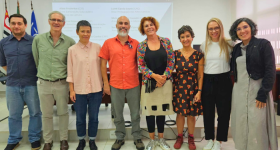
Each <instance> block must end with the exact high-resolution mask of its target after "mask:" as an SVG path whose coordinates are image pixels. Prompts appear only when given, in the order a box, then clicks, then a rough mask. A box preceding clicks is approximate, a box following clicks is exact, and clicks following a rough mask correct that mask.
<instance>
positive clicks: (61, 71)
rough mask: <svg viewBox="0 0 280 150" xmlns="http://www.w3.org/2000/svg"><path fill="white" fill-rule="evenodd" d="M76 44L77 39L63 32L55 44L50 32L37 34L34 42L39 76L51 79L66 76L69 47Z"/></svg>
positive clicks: (33, 46) (33, 51)
mask: <svg viewBox="0 0 280 150" xmlns="http://www.w3.org/2000/svg"><path fill="white" fill-rule="evenodd" d="M74 44H75V41H74V40H73V39H72V38H70V37H69V36H66V35H64V34H63V33H61V36H60V38H59V40H58V42H57V43H56V45H55V46H53V39H52V37H51V34H50V32H47V33H43V34H39V35H37V36H36V37H35V38H34V40H33V43H32V53H33V57H34V61H35V64H36V67H37V70H38V72H37V77H39V78H42V79H45V80H50V81H55V80H57V79H63V78H66V77H67V55H68V48H69V47H71V46H72V45H74Z"/></svg>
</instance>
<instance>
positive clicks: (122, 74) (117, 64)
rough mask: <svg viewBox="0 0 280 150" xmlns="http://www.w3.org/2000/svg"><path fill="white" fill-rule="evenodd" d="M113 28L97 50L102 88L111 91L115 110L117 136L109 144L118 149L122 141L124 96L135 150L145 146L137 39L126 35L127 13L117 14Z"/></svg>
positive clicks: (123, 133)
mask: <svg viewBox="0 0 280 150" xmlns="http://www.w3.org/2000/svg"><path fill="white" fill-rule="evenodd" d="M116 28H117V31H118V35H117V36H116V37H113V38H110V39H108V40H106V41H105V42H104V44H103V46H102V48H101V50H100V53H99V57H101V72H102V78H103V82H104V92H105V93H106V94H108V95H111V102H112V108H113V110H114V111H113V115H114V123H115V126H116V132H115V133H116V136H117V140H116V141H115V143H114V144H113V145H112V150H119V149H120V148H121V146H122V145H123V144H124V137H125V135H126V132H125V123H124V118H123V108H124V104H125V98H126V99H127V103H128V106H129V109H130V114H131V125H132V131H131V134H132V135H133V137H134V144H135V145H136V148H137V150H144V149H145V146H144V144H143V142H142V140H141V137H142V135H141V129H140V113H139V110H140V86H139V75H138V68H137V54H136V48H137V45H138V44H139V42H138V41H137V40H135V39H132V38H131V37H130V36H129V35H128V32H129V29H130V22H129V19H128V18H127V17H125V16H121V17H119V18H118V20H117V24H116ZM107 61H109V70H110V84H109V82H108V78H107Z"/></svg>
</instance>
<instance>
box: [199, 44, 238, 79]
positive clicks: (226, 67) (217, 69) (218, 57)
mask: <svg viewBox="0 0 280 150" xmlns="http://www.w3.org/2000/svg"><path fill="white" fill-rule="evenodd" d="M229 44H230V45H232V46H233V45H234V42H232V41H229ZM207 48H208V52H207V54H206V53H205V41H204V42H203V43H202V44H201V46H200V49H201V51H202V53H204V59H205V65H204V73H206V74H221V73H225V72H229V71H230V61H228V62H227V60H226V56H225V53H224V52H222V53H221V54H220V51H221V48H220V45H219V42H212V41H211V43H210V44H209V45H208V47H207ZM228 51H229V54H231V52H232V48H230V47H228ZM230 57H231V56H230Z"/></svg>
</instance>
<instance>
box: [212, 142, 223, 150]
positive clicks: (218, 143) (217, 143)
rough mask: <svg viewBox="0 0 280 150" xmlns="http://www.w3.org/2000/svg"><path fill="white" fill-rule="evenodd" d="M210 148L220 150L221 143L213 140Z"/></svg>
mask: <svg viewBox="0 0 280 150" xmlns="http://www.w3.org/2000/svg"><path fill="white" fill-rule="evenodd" d="M211 150H221V143H220V142H219V141H215V144H214V146H213V147H212V149H211Z"/></svg>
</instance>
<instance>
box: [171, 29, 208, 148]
mask: <svg viewBox="0 0 280 150" xmlns="http://www.w3.org/2000/svg"><path fill="white" fill-rule="evenodd" d="M178 37H179V39H180V42H181V43H182V45H183V48H181V49H179V50H177V51H175V69H176V73H177V74H176V77H175V79H174V82H173V87H174V88H173V90H174V91H173V106H174V111H175V112H176V113H177V118H176V122H177V130H178V137H177V140H176V143H175V144H174V148H175V149H180V148H181V145H182V144H183V130H184V124H185V117H187V125H188V128H189V129H188V133H189V135H188V143H189V149H190V150H195V149H196V146H195V144H194V137H193V133H194V128H195V116H198V115H203V111H202V104H201V89H202V82H203V65H204V58H203V54H202V53H200V52H198V51H196V50H194V49H193V48H192V47H191V44H192V41H193V38H194V33H193V30H192V28H191V27H190V26H188V25H185V26H182V27H181V28H180V29H179V30H178Z"/></svg>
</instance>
